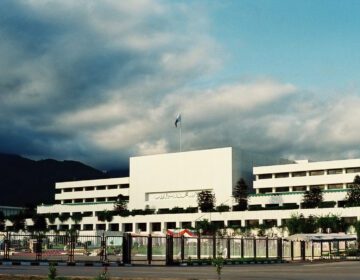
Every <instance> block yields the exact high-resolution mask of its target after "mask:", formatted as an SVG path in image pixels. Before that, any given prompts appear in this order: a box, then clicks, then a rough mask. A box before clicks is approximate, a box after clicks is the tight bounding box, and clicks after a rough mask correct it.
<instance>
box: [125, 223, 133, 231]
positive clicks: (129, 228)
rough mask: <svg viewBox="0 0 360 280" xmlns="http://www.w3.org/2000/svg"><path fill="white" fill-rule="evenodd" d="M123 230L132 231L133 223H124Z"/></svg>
mask: <svg viewBox="0 0 360 280" xmlns="http://www.w3.org/2000/svg"><path fill="white" fill-rule="evenodd" d="M124 231H125V232H132V231H133V224H131V223H126V224H124Z"/></svg>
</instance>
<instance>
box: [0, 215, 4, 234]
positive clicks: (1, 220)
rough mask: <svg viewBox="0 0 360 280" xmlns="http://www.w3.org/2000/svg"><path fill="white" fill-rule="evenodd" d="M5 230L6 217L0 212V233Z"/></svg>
mask: <svg viewBox="0 0 360 280" xmlns="http://www.w3.org/2000/svg"><path fill="white" fill-rule="evenodd" d="M4 230H5V215H4V213H3V212H2V211H0V231H4Z"/></svg>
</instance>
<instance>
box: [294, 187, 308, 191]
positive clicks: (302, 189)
mask: <svg viewBox="0 0 360 280" xmlns="http://www.w3.org/2000/svg"><path fill="white" fill-rule="evenodd" d="M293 191H294V192H304V191H306V186H296V187H293Z"/></svg>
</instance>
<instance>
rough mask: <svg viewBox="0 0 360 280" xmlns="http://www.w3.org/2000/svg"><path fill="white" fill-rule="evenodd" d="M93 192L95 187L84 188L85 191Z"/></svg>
mask: <svg viewBox="0 0 360 280" xmlns="http://www.w3.org/2000/svg"><path fill="white" fill-rule="evenodd" d="M93 190H95V187H86V188H85V191H93Z"/></svg>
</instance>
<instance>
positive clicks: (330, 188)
mask: <svg viewBox="0 0 360 280" xmlns="http://www.w3.org/2000/svg"><path fill="white" fill-rule="evenodd" d="M342 188H343V185H342V184H331V185H328V190H336V189H342Z"/></svg>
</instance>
